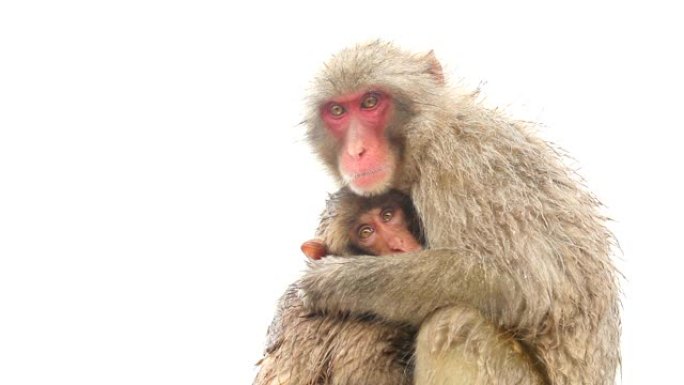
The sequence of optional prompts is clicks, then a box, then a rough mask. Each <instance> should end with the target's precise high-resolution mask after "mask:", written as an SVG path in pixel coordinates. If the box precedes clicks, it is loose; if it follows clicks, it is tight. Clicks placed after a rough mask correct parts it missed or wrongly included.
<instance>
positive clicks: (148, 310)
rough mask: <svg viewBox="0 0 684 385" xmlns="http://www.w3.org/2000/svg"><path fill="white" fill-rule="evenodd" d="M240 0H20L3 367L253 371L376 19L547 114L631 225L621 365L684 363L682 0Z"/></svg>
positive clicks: (9, 127)
mask: <svg viewBox="0 0 684 385" xmlns="http://www.w3.org/2000/svg"><path fill="white" fill-rule="evenodd" d="M233 3H234V4H239V3H240V2H233ZM447 3H450V5H445V4H447ZM672 3H674V2H672ZM228 4H229V3H228V2H225V1H214V2H208V1H192V2H191V1H111V2H102V1H101V2H90V1H81V2H77V1H61V2H56V1H55V2H48V1H45V2H35V1H5V2H3V3H2V5H0V383H2V384H53V383H65V384H67V383H68V384H122V383H126V384H153V383H159V384H162V383H163V384H250V383H251V381H252V378H253V376H254V374H255V370H254V366H253V365H254V363H255V362H256V361H257V359H258V358H259V357H260V355H261V351H262V348H263V344H264V340H265V332H266V327H267V325H268V323H269V322H270V319H271V316H272V314H273V310H274V305H275V302H276V300H277V298H278V296H279V295H280V294H281V292H282V291H283V290H284V288H285V287H286V285H287V284H288V283H289V282H291V281H293V280H294V279H295V278H296V277H297V276H298V274H299V273H300V272H301V271H302V270H303V269H304V263H303V261H304V258H303V257H302V256H301V255H300V252H299V244H300V242H301V241H303V240H305V239H307V238H309V237H310V236H311V235H313V231H314V228H315V226H316V224H317V216H318V214H319V212H320V211H321V209H322V208H323V202H324V200H325V197H326V193H327V192H328V191H332V190H333V189H334V185H333V184H332V181H331V180H330V179H329V178H328V177H327V176H326V173H325V171H324V170H323V168H322V166H321V165H320V164H319V163H318V161H317V160H316V159H315V158H314V157H313V156H312V155H311V153H310V151H309V149H308V147H307V146H306V144H305V143H304V142H303V131H304V130H303V128H302V127H301V126H299V125H298V123H299V122H300V121H301V119H302V117H303V99H304V96H305V93H306V90H307V87H308V86H309V81H310V79H311V78H312V77H313V75H314V74H315V72H316V71H317V70H318V69H319V68H320V65H321V64H322V63H323V62H324V61H325V60H326V59H327V58H328V57H329V56H330V55H331V54H332V53H334V52H336V51H338V50H339V49H341V48H343V47H345V46H348V45H351V44H355V43H357V42H359V41H365V40H368V39H372V38H377V37H380V38H383V39H387V40H393V41H395V42H396V43H397V44H399V45H401V46H402V47H405V48H407V49H411V50H418V51H427V50H429V49H434V50H435V51H436V54H437V56H438V57H439V58H440V59H441V61H442V62H443V64H444V67H445V71H446V72H447V74H448V75H449V78H450V80H451V81H452V82H453V83H456V82H458V81H461V80H463V81H462V83H463V84H465V85H471V86H476V85H478V84H479V83H481V82H484V83H485V86H484V94H485V95H487V103H488V104H490V105H492V106H502V107H504V108H506V109H507V110H508V111H509V112H510V113H511V114H512V115H514V116H515V117H518V118H524V119H530V120H534V121H539V122H543V123H545V127H543V128H542V130H541V135H543V136H544V137H545V138H547V139H549V140H552V141H553V142H555V143H557V144H558V145H560V146H561V147H563V148H564V149H566V150H567V151H568V152H569V153H570V154H572V155H573V157H574V158H575V162H574V163H573V166H574V167H577V168H578V169H579V172H580V174H582V175H583V176H584V177H585V178H586V179H587V183H588V185H589V186H590V188H591V189H592V190H593V191H594V192H595V193H596V194H597V195H598V196H599V197H600V199H601V200H602V201H603V202H604V203H605V204H606V206H607V211H608V213H609V214H610V216H611V217H612V218H613V219H614V222H612V223H611V228H612V229H613V231H614V232H615V233H616V234H617V236H618V237H619V240H620V242H621V246H622V249H623V253H622V255H621V256H619V260H618V264H619V266H620V267H621V269H622V271H623V272H624V275H625V276H626V279H625V284H624V300H623V307H624V313H623V342H622V344H623V349H622V350H623V369H622V383H623V384H646V383H672V382H673V381H676V379H677V378H679V377H680V374H681V366H682V363H681V346H682V344H683V343H684V341H683V338H682V331H681V330H682V322H683V321H684V320H683V318H682V315H681V312H680V311H679V310H680V309H679V308H680V307H681V304H682V300H681V297H682V292H683V289H684V276H683V275H682V272H681V270H680V267H681V263H680V262H681V259H682V258H683V257H684V253H682V243H681V239H682V231H681V230H682V225H681V218H682V216H683V215H684V211H683V210H682V196H683V193H684V191H683V190H682V188H681V187H680V183H679V182H680V179H681V175H682V172H681V171H680V168H681V166H682V162H683V160H684V156H682V153H683V152H684V149H683V147H682V143H681V141H680V139H679V138H680V132H681V131H682V129H683V128H684V127H683V124H682V118H681V110H682V107H681V104H682V89H684V81H683V79H684V77H683V76H682V70H683V68H684V61H683V60H682V58H681V57H680V55H681V53H682V38H681V37H682V36H684V30H683V28H682V27H681V25H682V20H681V14H682V13H681V11H679V10H677V9H676V8H675V6H665V5H664V4H662V3H660V2H654V1H642V2H617V1H616V2H599V1H592V2H587V3H582V2H562V3H561V2H549V1H546V2H539V3H531V2H506V3H502V4H497V3H490V2H482V1H468V2H444V3H441V2H433V1H419V2H414V3H411V4H408V3H407V4H405V5H404V4H400V3H399V2H396V1H392V2H390V1H387V2H385V1H375V2H374V1H365V2H356V1H344V2H322V1H318V2H312V3H311V4H309V5H305V4H303V3H298V2H280V3H276V2H270V3H269V2H267V3H264V2H250V4H249V5H228Z"/></svg>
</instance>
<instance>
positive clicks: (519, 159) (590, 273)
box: [262, 42, 620, 385]
mask: <svg viewBox="0 0 684 385" xmlns="http://www.w3.org/2000/svg"><path fill="white" fill-rule="evenodd" d="M436 72H437V71H436V70H435V61H434V58H433V57H432V56H431V55H416V54H411V53H407V52H404V51H402V50H400V49H398V48H396V47H394V46H393V45H391V44H388V43H384V42H372V43H370V44H365V45H360V46H357V47H354V48H350V49H347V50H344V51H342V52H340V53H339V54H338V55H336V56H335V57H333V58H332V59H331V60H330V62H328V64H327V65H326V66H325V69H324V70H323V72H322V73H321V75H320V76H319V77H318V78H317V79H316V84H315V86H314V89H315V90H316V91H315V92H314V93H313V94H312V99H311V101H310V105H311V107H312V108H311V112H310V115H309V117H308V119H307V122H308V136H309V139H310V141H311V144H312V146H313V148H314V149H315V151H316V152H317V153H318V154H319V155H320V157H321V159H322V160H323V161H324V162H325V163H326V164H327V166H328V167H329V169H330V172H331V173H333V175H336V176H337V177H338V178H339V180H340V181H341V182H342V181H343V179H342V177H341V175H340V172H339V169H338V165H337V151H338V148H339V144H338V143H337V142H336V141H335V140H334V139H333V138H332V137H331V136H330V135H328V134H327V132H326V130H325V127H324V125H323V123H322V121H321V118H320V116H319V109H320V106H321V105H322V103H324V102H325V101H327V100H329V99H330V98H332V97H334V96H337V95H342V94H346V93H350V92H355V91H359V90H364V89H365V90H372V89H375V88H376V87H381V89H382V90H384V91H386V92H388V93H389V94H390V95H392V97H393V102H394V103H395V113H394V116H393V119H392V122H391V123H390V127H389V128H388V139H389V140H390V141H391V143H392V144H393V147H394V148H395V150H396V152H397V155H398V156H399V159H400V162H399V164H400V167H399V168H398V169H397V170H396V173H395V175H394V178H393V180H392V184H391V187H393V188H396V189H399V190H401V191H402V192H404V193H406V194H408V195H409V196H410V197H411V199H412V200H413V203H414V205H415V207H416V211H417V213H418V215H419V217H420V219H421V221H422V224H423V230H424V235H425V238H426V243H427V248H428V249H427V250H423V251H419V252H413V253H405V254H400V255H395V256H392V257H383V258H376V257H369V256H360V257H356V258H334V257H329V258H326V259H324V260H323V261H320V262H317V263H314V264H312V268H311V269H310V270H309V271H308V272H307V273H306V274H305V276H304V277H303V278H302V279H301V280H300V281H299V282H298V283H297V284H296V285H297V288H298V290H299V296H300V297H301V298H302V299H303V303H304V308H305V309H309V310H311V311H313V312H316V313H317V314H327V315H322V316H321V315H319V317H323V318H324V319H326V322H331V323H333V324H334V323H335V322H336V321H335V320H338V321H337V322H344V321H342V320H339V319H338V318H336V317H337V314H352V315H354V314H373V315H375V316H376V317H378V319H380V320H385V322H387V324H385V325H388V324H389V323H397V324H408V325H411V327H415V328H417V329H418V330H419V333H418V337H417V347H416V349H417V350H416V353H415V355H416V357H415V358H416V369H415V379H414V381H415V383H416V384H418V385H421V384H437V383H439V384H442V383H445V384H446V383H476V384H492V383H506V384H508V383H524V384H528V383H529V384H533V383H534V384H536V383H550V384H559V385H566V384H567V385H569V384H612V383H614V379H615V374H616V369H617V366H618V365H619V361H620V355H619V335H620V330H619V329H620V327H619V289H618V273H617V271H616V269H615V268H614V266H613V264H612V262H611V253H612V249H613V246H614V239H613V236H612V235H611V233H610V232H609V231H608V230H607V228H606V226H605V221H606V219H605V218H604V217H603V216H602V215H601V214H600V209H601V206H600V203H599V202H598V201H597V200H596V199H595V198H594V197H593V196H592V195H591V194H590V193H589V192H588V191H587V190H586V189H585V188H584V187H583V186H582V184H581V183H580V181H579V178H578V177H577V176H576V175H574V173H573V172H572V171H570V170H569V169H568V168H567V167H566V166H565V165H564V163H563V161H562V157H561V156H560V155H559V153H558V152H557V151H555V150H554V148H553V147H552V146H550V145H549V144H548V143H546V142H544V141H543V140H541V139H539V138H538V137H536V136H535V135H534V134H533V131H532V129H531V127H529V126H528V125H527V124H525V123H522V122H517V121H512V120H510V119H508V118H506V117H505V116H502V115H501V114H500V113H499V112H497V111H495V110H491V109H487V108H484V107H483V106H481V105H480V104H479V103H478V101H477V98H476V96H474V95H473V94H467V93H465V94H460V93H456V92H454V91H452V90H451V89H449V88H448V87H447V86H444V85H443V84H442V83H441V82H440V79H438V77H436V76H435V73H436ZM324 232H325V231H324ZM336 236H338V235H336V233H335V232H329V233H327V239H325V240H326V242H328V243H330V244H335V242H338V243H339V242H341V241H340V240H339V239H336V238H335V237H336ZM300 305H301V303H300ZM300 311H301V307H300ZM283 335H286V333H283ZM280 338H285V339H287V337H282V336H281V337H280ZM344 338H345V337H340V338H339V339H338V340H336V343H337V344H344V343H345V341H344V340H343V339H344ZM276 350H277V349H276ZM302 354H306V353H302ZM273 357H274V356H271V357H268V356H267V359H273ZM290 360H291V361H289V362H287V363H285V362H284V361H281V363H280V364H281V365H286V366H287V364H289V363H291V362H298V361H300V360H301V358H300V357H292V358H290ZM290 369H292V367H291V368H290ZM270 370H271V369H268V366H264V367H262V371H266V372H268V371H270ZM293 370H294V369H293ZM355 370H357V371H363V370H364V369H363V366H362V365H357V366H355ZM341 372H342V373H344V371H343V370H342V371H341ZM318 381H320V382H316V383H328V382H325V381H322V380H320V379H319V380H318ZM459 381H460V382H459ZM262 383H266V382H262ZM274 383H277V382H274ZM283 383H287V384H299V383H304V382H287V381H286V382H283ZM312 383H313V382H312ZM340 383H345V382H340ZM347 383H352V382H347ZM388 383H389V382H388Z"/></svg>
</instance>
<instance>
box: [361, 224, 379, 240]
mask: <svg viewBox="0 0 684 385" xmlns="http://www.w3.org/2000/svg"><path fill="white" fill-rule="evenodd" d="M374 232H375V230H374V229H373V228H372V227H371V226H368V225H364V226H361V227H359V231H358V236H359V239H366V238H368V237H370V236H371V235H373V233H374Z"/></svg>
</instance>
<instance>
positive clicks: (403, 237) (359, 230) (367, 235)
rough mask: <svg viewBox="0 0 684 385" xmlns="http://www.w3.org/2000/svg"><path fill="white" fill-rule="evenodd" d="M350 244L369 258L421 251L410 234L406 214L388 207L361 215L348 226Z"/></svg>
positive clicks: (378, 208) (391, 204) (393, 206)
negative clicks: (369, 256) (350, 226)
mask: <svg viewBox="0 0 684 385" xmlns="http://www.w3.org/2000/svg"><path fill="white" fill-rule="evenodd" d="M350 237H351V240H352V243H353V244H354V245H355V246H356V247H358V248H360V249H361V250H363V251H365V252H367V253H369V254H371V255H386V254H396V253H405V252H408V251H417V250H420V249H421V248H422V247H421V245H420V243H419V242H418V240H417V239H416V237H414V236H413V234H411V231H410V229H409V222H408V219H407V218H406V213H405V212H404V210H402V209H401V207H400V206H399V205H398V204H395V203H389V204H387V205H383V206H380V207H374V208H372V209H370V210H368V211H366V212H364V213H362V214H361V215H360V216H359V218H358V219H357V221H356V223H355V224H354V226H352V229H351V233H350Z"/></svg>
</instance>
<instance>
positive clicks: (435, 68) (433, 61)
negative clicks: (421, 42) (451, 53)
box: [425, 50, 444, 85]
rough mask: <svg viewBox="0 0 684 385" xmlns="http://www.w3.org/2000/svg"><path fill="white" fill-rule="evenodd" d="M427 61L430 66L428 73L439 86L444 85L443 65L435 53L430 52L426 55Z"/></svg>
mask: <svg viewBox="0 0 684 385" xmlns="http://www.w3.org/2000/svg"><path fill="white" fill-rule="evenodd" d="M425 61H426V62H427V63H428V64H429V66H430V67H429V68H428V73H429V74H431V75H432V76H433V77H434V78H435V80H436V81H437V83H438V84H440V85H444V71H443V70H442V65H441V64H440V63H439V60H437V56H435V51H434V50H430V52H428V53H427V55H425Z"/></svg>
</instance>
